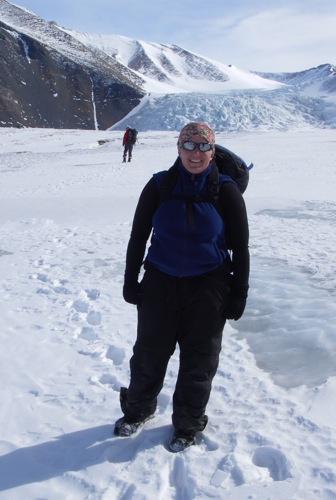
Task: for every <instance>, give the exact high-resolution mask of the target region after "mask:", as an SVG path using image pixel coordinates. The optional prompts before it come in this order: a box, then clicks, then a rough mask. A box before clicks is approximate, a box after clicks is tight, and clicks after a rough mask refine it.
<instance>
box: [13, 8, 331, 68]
mask: <svg viewBox="0 0 336 500" xmlns="http://www.w3.org/2000/svg"><path fill="white" fill-rule="evenodd" d="M11 3H15V4H16V5H19V6H23V7H26V8H28V9H29V10H31V11H32V12H34V13H35V14H37V15H39V16H40V17H42V18H44V19H46V20H47V21H56V22H57V23H58V24H59V25H60V26H64V27H65V28H70V29H75V30H79V31H86V32H89V33H97V34H113V35H124V36H127V37H130V38H134V39H137V40H146V41H150V42H158V43H168V44H174V45H178V46H180V47H183V48H185V49H187V50H190V51H192V52H196V53H198V54H200V55H203V56H206V57H208V58H211V59H215V60H217V61H221V62H223V63H225V64H233V65H234V66H237V67H239V68H241V69H246V70H249V69H250V70H257V71H278V72H281V71H300V70H303V69H308V68H311V67H314V66H318V65H320V64H324V63H331V64H336V29H335V26H336V2H335V0H226V1H225V0H208V1H207V2H206V1H202V2H199V1H197V0H193V1H192V0H122V1H121V0H71V1H70V0H16V1H11Z"/></svg>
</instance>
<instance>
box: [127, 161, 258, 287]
mask: <svg viewBox="0 0 336 500" xmlns="http://www.w3.org/2000/svg"><path fill="white" fill-rule="evenodd" d="M179 168H180V173H179V177H178V181H177V183H176V185H175V188H174V190H173V192H174V194H183V195H190V194H192V195H194V194H204V193H205V192H206V178H207V176H208V175H209V172H210V167H208V168H207V169H206V170H205V171H203V172H201V173H200V174H197V175H194V174H190V173H189V172H188V171H187V170H186V169H185V168H184V167H183V166H182V164H180V167H179ZM162 175H163V174H162V173H159V174H155V175H154V177H153V178H152V179H150V181H149V182H148V183H147V184H146V186H145V187H144V189H143V191H142V193H141V195H140V198H139V202H138V205H137V208H136V211H135V216H134V221H133V226H132V231H131V237H130V241H129V244H128V248H127V255H126V272H125V278H127V279H131V280H137V279H138V275H139V272H140V269H141V265H142V263H143V260H144V255H145V251H146V245H147V241H148V239H149V237H150V234H151V232H152V231H153V233H152V237H151V245H150V247H149V250H148V253H147V256H146V261H147V262H148V263H150V264H152V265H154V266H155V267H156V268H158V269H159V270H161V271H163V272H165V273H167V274H170V275H173V276H195V275H199V274H203V273H206V272H209V271H211V270H213V269H215V268H220V267H222V266H223V264H226V265H228V263H229V261H230V257H229V253H228V249H227V245H226V238H225V235H227V236H228V239H229V241H230V248H231V249H232V257H231V259H232V262H231V263H230V267H229V265H228V272H229V270H232V274H233V279H232V286H233V288H234V289H235V290H237V291H238V290H242V289H246V287H248V278H249V250H248V238H249V231H248V221H247V214H246V208H245V203H244V200H243V197H242V195H241V194H240V192H239V190H238V188H237V187H236V185H235V184H234V183H232V182H223V183H222V184H221V186H220V201H219V204H220V207H221V208H220V212H221V215H222V217H221V216H220V215H219V212H218V211H217V209H216V208H215V207H214V205H213V204H212V203H211V202H209V201H201V202H193V203H192V205H193V206H192V209H193V214H194V220H195V225H194V226H193V227H191V225H190V220H189V218H188V215H187V207H186V202H185V201H184V200H167V201H164V202H163V203H161V204H160V190H159V184H160V176H162Z"/></svg>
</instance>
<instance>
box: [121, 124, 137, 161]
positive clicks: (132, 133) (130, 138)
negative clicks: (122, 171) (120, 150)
mask: <svg viewBox="0 0 336 500" xmlns="http://www.w3.org/2000/svg"><path fill="white" fill-rule="evenodd" d="M137 136H138V131H137V130H136V129H135V128H131V127H127V128H126V131H125V133H124V137H123V142H122V145H123V146H124V156H123V162H124V163H125V162H126V157H127V153H128V161H131V160H132V151H133V146H134V145H135V143H136V141H137Z"/></svg>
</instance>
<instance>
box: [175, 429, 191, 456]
mask: <svg viewBox="0 0 336 500" xmlns="http://www.w3.org/2000/svg"><path fill="white" fill-rule="evenodd" d="M194 444H196V433H195V432H194V431H182V430H179V431H175V432H174V435H173V437H172V439H171V441H170V443H169V444H168V449H169V451H171V452H173V453H178V452H179V451H183V450H185V449H186V448H189V446H193V445H194Z"/></svg>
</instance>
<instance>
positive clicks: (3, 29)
mask: <svg viewBox="0 0 336 500" xmlns="http://www.w3.org/2000/svg"><path fill="white" fill-rule="evenodd" d="M0 19H1V21H0V39H1V44H0V70H1V71H0V90H1V92H0V122H1V125H2V126H19V127H22V126H27V127H54V128H91V129H92V128H104V129H105V128H107V127H108V126H110V125H111V124H113V123H115V122H117V121H118V120H120V119H121V118H122V117H123V116H124V115H125V114H127V113H128V112H129V111H130V110H131V109H133V108H134V106H136V105H137V104H138V103H139V102H140V99H141V98H142V97H143V96H144V92H143V91H141V89H140V87H139V85H141V83H142V82H141V79H140V78H139V77H138V76H137V75H135V74H134V73H132V72H130V71H129V70H127V68H124V67H123V66H122V65H120V64H119V63H118V62H117V61H115V60H114V59H113V58H111V57H108V56H106V54H105V53H103V52H99V50H98V49H97V50H96V51H94V52H93V51H91V50H89V49H88V48H87V47H85V46H84V45H82V44H81V43H80V42H78V41H77V40H76V39H74V38H73V37H71V36H70V35H68V34H66V33H64V32H63V31H62V30H61V29H59V28H58V27H57V26H55V25H54V24H53V23H48V22H46V21H44V20H43V19H41V18H39V17H38V16H35V15H34V14H31V13H29V12H27V11H25V10H22V9H20V8H19V7H16V6H13V5H11V4H10V3H9V2H7V1H6V0H0Z"/></svg>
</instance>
